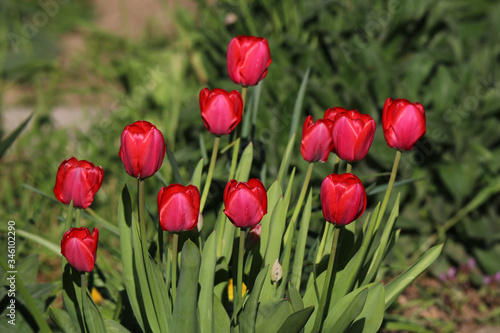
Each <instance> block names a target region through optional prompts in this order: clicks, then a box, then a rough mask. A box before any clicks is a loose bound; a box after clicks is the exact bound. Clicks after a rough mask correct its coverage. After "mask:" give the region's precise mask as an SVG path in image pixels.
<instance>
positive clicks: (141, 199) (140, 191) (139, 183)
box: [137, 178, 146, 246]
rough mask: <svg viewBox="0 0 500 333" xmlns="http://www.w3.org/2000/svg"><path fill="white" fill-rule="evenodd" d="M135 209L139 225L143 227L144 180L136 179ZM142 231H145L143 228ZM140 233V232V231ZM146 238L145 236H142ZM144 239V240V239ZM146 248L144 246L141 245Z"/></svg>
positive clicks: (144, 221)
mask: <svg viewBox="0 0 500 333" xmlns="http://www.w3.org/2000/svg"><path fill="white" fill-rule="evenodd" d="M137 187H138V190H137V207H138V208H139V224H141V225H145V223H146V219H145V217H144V216H145V208H144V180H143V179H140V178H138V179H137ZM143 230H144V231H145V230H146V229H145V228H144V229H143ZM141 231H142V230H141ZM144 236H146V235H144ZM144 239H146V238H145V237H144ZM143 245H144V246H146V244H143Z"/></svg>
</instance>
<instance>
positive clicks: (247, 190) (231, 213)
mask: <svg viewBox="0 0 500 333" xmlns="http://www.w3.org/2000/svg"><path fill="white" fill-rule="evenodd" d="M224 206H225V209H224V214H226V215H227V217H228V218H229V220H230V221H231V222H232V223H233V224H234V225H235V226H236V227H238V228H248V227H254V226H256V225H257V224H258V223H259V222H260V221H261V220H262V218H263V217H264V215H266V214H267V194H266V189H265V187H264V185H263V184H262V182H261V181H260V180H258V179H256V178H252V179H250V180H249V181H248V182H246V183H245V182H238V181H236V180H235V179H232V180H230V181H229V182H228V183H227V185H226V188H225V189H224Z"/></svg>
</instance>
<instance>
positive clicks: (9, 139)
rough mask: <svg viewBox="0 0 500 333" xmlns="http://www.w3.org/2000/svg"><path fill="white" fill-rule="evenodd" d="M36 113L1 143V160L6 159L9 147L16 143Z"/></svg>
mask: <svg viewBox="0 0 500 333" xmlns="http://www.w3.org/2000/svg"><path fill="white" fill-rule="evenodd" d="M33 115H34V113H32V114H31V115H30V116H29V117H28V118H27V119H26V120H25V121H23V122H22V123H21V124H20V125H19V126H18V127H17V128H16V129H15V130H14V132H12V134H11V135H9V136H8V137H7V138H5V139H2V140H1V141H0V159H2V157H4V155H5V153H6V152H7V150H8V149H9V147H10V146H11V145H12V144H13V143H14V141H16V139H17V137H18V136H19V134H21V132H22V131H23V130H24V128H25V127H26V125H28V123H29V122H30V120H31V118H32V117H33Z"/></svg>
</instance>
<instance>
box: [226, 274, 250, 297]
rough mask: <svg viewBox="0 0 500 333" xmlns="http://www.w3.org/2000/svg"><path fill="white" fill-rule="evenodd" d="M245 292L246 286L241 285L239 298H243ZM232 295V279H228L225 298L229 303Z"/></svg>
mask: <svg viewBox="0 0 500 333" xmlns="http://www.w3.org/2000/svg"><path fill="white" fill-rule="evenodd" d="M246 291H247V286H246V285H245V283H243V285H242V287H241V297H243V295H245V292H246ZM233 297H234V295H233V279H229V281H228V283H227V298H228V299H229V301H230V302H232V301H233V299H234V298H233Z"/></svg>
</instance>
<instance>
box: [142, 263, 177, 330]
mask: <svg viewBox="0 0 500 333" xmlns="http://www.w3.org/2000/svg"><path fill="white" fill-rule="evenodd" d="M148 262H149V266H150V269H149V270H147V271H146V272H147V274H148V281H149V286H150V288H151V295H152V296H153V304H154V305H155V312H156V317H157V318H158V324H159V325H160V329H161V331H162V332H168V323H169V322H170V319H171V318H172V315H171V314H172V308H171V306H170V297H169V293H168V288H167V286H166V285H165V282H164V280H163V275H162V273H161V271H160V268H159V267H158V265H157V264H156V262H155V261H154V260H153V259H152V258H151V257H150V256H149V254H148V258H147V261H146V264H147V263H148Z"/></svg>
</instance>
